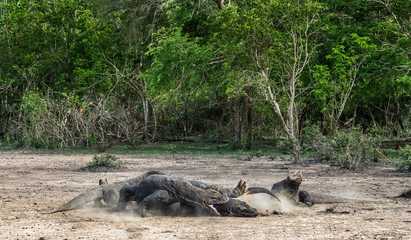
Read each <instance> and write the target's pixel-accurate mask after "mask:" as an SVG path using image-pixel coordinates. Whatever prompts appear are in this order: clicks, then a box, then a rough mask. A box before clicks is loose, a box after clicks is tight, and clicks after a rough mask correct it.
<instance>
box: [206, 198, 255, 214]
mask: <svg viewBox="0 0 411 240" xmlns="http://www.w3.org/2000/svg"><path fill="white" fill-rule="evenodd" d="M214 206H215V208H216V209H217V211H218V212H219V213H220V214H221V215H223V216H232V217H256V216H257V215H258V211H257V209H255V208H253V207H251V206H250V205H248V204H247V203H246V202H243V201H241V200H238V199H235V198H230V200H229V201H228V202H227V203H224V204H216V205H214Z"/></svg>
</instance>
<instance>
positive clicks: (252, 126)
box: [0, 0, 411, 159]
mask: <svg viewBox="0 0 411 240" xmlns="http://www.w3.org/2000/svg"><path fill="white" fill-rule="evenodd" d="M410 21H411V1H409V0H350V1H327V0H323V1H315V0H309V1H308V0H307V1H301V0H288V1H280V0H250V1H238V0H232V1H220V0H214V1H211V0H195V1H188V0H182V1H171V0H160V1H158V0H141V1H140V0H120V1H115V2H113V1H107V0H93V1H84V0H50V1H41V0H20V1H9V0H4V1H2V2H1V3H0V45H1V46H2V47H1V48H0V93H1V94H0V106H1V110H0V118H1V126H0V136H1V137H2V138H4V139H6V140H7V141H9V142H12V143H17V144H18V145H29V146H38V147H63V146H73V145H74V146H75V145H82V146H89V145H90V144H112V143H117V142H127V143H128V144H132V145H134V144H139V143H141V142H152V141H161V140H163V139H167V138H181V137H197V138H201V139H203V140H213V141H229V142H231V143H232V144H233V146H235V147H237V148H252V147H253V142H254V140H256V139H267V138H269V139H272V138H278V137H285V138H287V139H289V140H290V142H291V150H292V152H293V154H294V156H295V158H296V159H297V158H298V152H299V151H300V150H301V147H302V141H303V139H304V137H303V135H304V128H305V127H307V126H318V128H319V130H320V132H321V133H322V134H323V135H329V134H333V133H335V132H336V131H340V130H343V129H350V128H353V127H355V128H360V129H361V131H362V132H363V133H375V132H381V131H383V132H384V134H385V135H386V136H398V137H401V136H403V137H404V136H409V135H410V133H411V125H410V124H411V112H410V109H411V74H410V70H411V37H410V33H411V22H410Z"/></svg>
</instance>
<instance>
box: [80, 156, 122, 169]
mask: <svg viewBox="0 0 411 240" xmlns="http://www.w3.org/2000/svg"><path fill="white" fill-rule="evenodd" d="M122 164H123V163H122V162H121V161H120V159H119V158H118V157H116V156H114V155H111V154H101V155H96V156H94V157H93V159H92V160H91V161H90V162H89V163H87V166H88V167H93V168H95V167H108V168H118V167H121V165H122Z"/></svg>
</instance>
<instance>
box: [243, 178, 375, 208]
mask: <svg viewBox="0 0 411 240" xmlns="http://www.w3.org/2000/svg"><path fill="white" fill-rule="evenodd" d="M301 182H302V174H301V172H299V171H298V172H296V173H293V174H290V175H288V176H287V178H286V179H284V180H282V181H280V182H277V183H274V184H273V187H272V188H271V191H272V192H273V193H275V194H277V195H279V196H282V197H284V198H286V199H289V200H291V201H292V202H294V203H298V202H301V203H304V204H306V205H308V206H312V205H314V204H328V203H350V202H367V200H359V199H350V198H342V197H334V196H329V195H324V194H316V193H308V192H307V191H304V190H299V187H300V185H301ZM259 191H260V188H258V187H251V188H249V189H248V190H247V193H248V194H253V193H258V192H259Z"/></svg>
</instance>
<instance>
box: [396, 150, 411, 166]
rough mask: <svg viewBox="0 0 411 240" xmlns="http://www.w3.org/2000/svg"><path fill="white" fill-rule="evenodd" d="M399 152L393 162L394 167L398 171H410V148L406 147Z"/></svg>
mask: <svg viewBox="0 0 411 240" xmlns="http://www.w3.org/2000/svg"><path fill="white" fill-rule="evenodd" d="M400 151H401V152H400V157H399V158H398V159H397V161H395V166H396V167H397V169H398V170H408V171H411V146H410V145H407V146H405V148H404V149H402V150H400Z"/></svg>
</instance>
